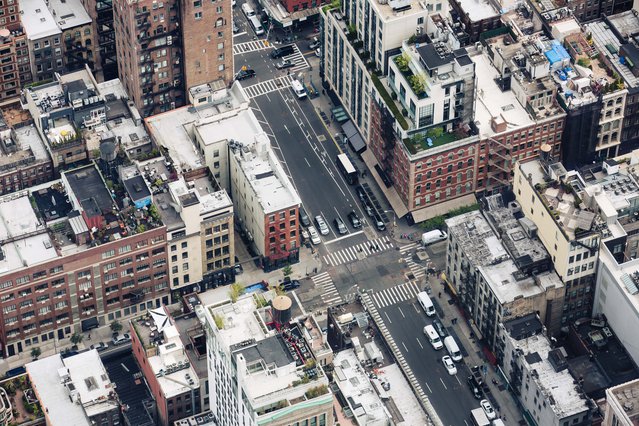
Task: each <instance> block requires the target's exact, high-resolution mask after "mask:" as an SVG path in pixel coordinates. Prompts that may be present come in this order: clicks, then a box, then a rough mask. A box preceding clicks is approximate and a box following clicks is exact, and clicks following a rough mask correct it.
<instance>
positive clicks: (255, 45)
mask: <svg viewBox="0 0 639 426" xmlns="http://www.w3.org/2000/svg"><path fill="white" fill-rule="evenodd" d="M272 48H273V45H272V44H271V43H269V42H268V41H266V40H253V41H247V42H245V43H236V44H233V54H234V55H240V54H242V53H249V52H256V51H258V50H266V49H272Z"/></svg>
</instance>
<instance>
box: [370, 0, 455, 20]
mask: <svg viewBox="0 0 639 426" xmlns="http://www.w3.org/2000/svg"><path fill="white" fill-rule="evenodd" d="M426 3H433V4H434V2H432V1H431V0H427V1H420V0H395V1H393V0H390V1H388V2H384V3H380V2H377V1H371V2H369V3H368V4H370V6H371V7H372V8H374V9H375V10H376V11H377V16H378V17H379V18H381V19H383V20H384V21H385V22H388V21H392V20H394V19H406V18H407V17H410V16H411V15H417V14H425V15H427V14H429V11H428V9H426V8H425V7H424V6H425V5H426ZM444 7H446V5H444Z"/></svg>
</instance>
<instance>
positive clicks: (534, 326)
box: [502, 314, 544, 340]
mask: <svg viewBox="0 0 639 426" xmlns="http://www.w3.org/2000/svg"><path fill="white" fill-rule="evenodd" d="M502 325H503V326H504V328H505V329H506V331H507V332H508V334H509V335H510V336H511V337H512V338H513V339H515V340H521V339H525V338H528V337H530V336H534V335H536V334H540V333H541V332H542V330H543V328H544V325H543V324H542V323H541V321H540V320H539V317H537V315H536V314H529V315H525V316H523V317H519V318H514V319H511V320H508V321H504V322H503V323H502Z"/></svg>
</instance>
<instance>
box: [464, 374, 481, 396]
mask: <svg viewBox="0 0 639 426" xmlns="http://www.w3.org/2000/svg"><path fill="white" fill-rule="evenodd" d="M466 382H467V383H468V387H469V388H470V391H471V392H472V393H473V396H474V397H475V399H481V397H482V393H481V389H480V388H479V386H477V383H475V379H474V378H473V376H468V379H467V380H466Z"/></svg>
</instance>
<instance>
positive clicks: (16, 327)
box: [0, 165, 169, 357]
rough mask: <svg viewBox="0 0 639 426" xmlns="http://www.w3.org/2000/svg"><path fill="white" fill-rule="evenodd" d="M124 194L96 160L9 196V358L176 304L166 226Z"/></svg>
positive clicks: (4, 210)
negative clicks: (112, 186) (131, 203)
mask: <svg viewBox="0 0 639 426" xmlns="http://www.w3.org/2000/svg"><path fill="white" fill-rule="evenodd" d="M124 197H125V194H124V193H119V194H118V193H117V192H116V194H115V198H112V196H111V193H110V191H109V190H108V189H107V188H106V184H105V181H104V179H103V177H102V175H101V174H100V173H99V172H98V170H97V168H96V167H95V166H94V165H89V166H85V167H83V168H80V169H75V170H71V171H68V172H65V173H63V174H62V179H61V180H59V181H56V182H54V183H51V184H47V185H43V186H40V187H38V188H34V189H32V190H31V191H30V192H27V191H23V192H18V193H14V194H11V195H7V196H5V197H3V198H2V199H0V215H1V216H2V217H3V219H4V220H3V221H2V225H1V228H0V233H1V235H0V237H1V239H2V241H3V246H2V256H1V259H0V266H1V269H2V270H3V271H4V272H3V273H2V275H1V276H0V281H1V284H0V307H1V308H2V314H1V317H0V318H1V321H2V323H1V324H0V341H1V343H2V355H3V356H4V357H8V356H12V355H15V354H17V353H20V352H23V351H25V350H29V347H30V346H42V345H50V344H53V345H54V347H57V345H59V344H62V342H60V341H61V340H63V339H66V338H68V337H69V336H70V335H71V334H72V333H73V332H76V331H80V330H83V331H84V330H89V329H91V328H93V327H97V326H99V325H105V324H108V323H110V322H111V321H113V320H115V319H119V318H126V317H129V316H132V315H135V314H136V313H137V312H139V311H144V310H146V309H147V308H152V307H155V306H159V305H160V303H168V301H169V296H168V271H167V250H166V228H165V226H164V225H163V224H162V223H161V222H160V221H159V220H157V219H156V218H153V217H152V216H151V215H150V214H148V213H147V212H146V211H143V210H138V211H136V210H135V209H133V210H132V209H131V207H125V206H123V205H122V201H121V200H122V199H123V198H124ZM58 342H60V343H58ZM64 343H66V341H65V342H64Z"/></svg>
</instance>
